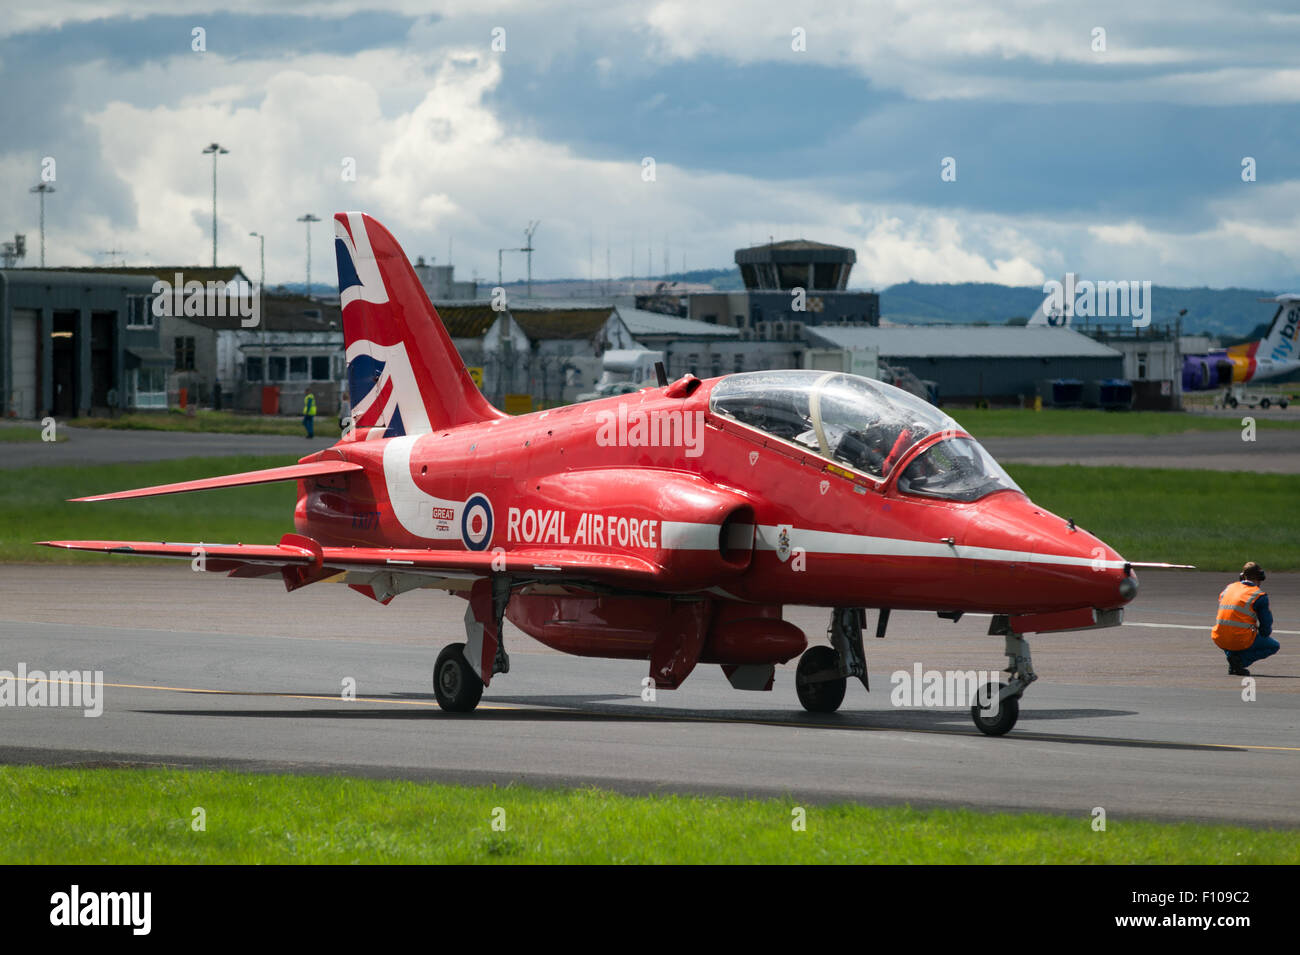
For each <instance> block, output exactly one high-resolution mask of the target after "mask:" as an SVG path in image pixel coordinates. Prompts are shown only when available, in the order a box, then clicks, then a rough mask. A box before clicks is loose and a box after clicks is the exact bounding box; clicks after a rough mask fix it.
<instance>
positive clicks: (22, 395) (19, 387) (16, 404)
mask: <svg viewBox="0 0 1300 955" xmlns="http://www.w3.org/2000/svg"><path fill="white" fill-rule="evenodd" d="M39 326H40V312H38V311H36V310H35V309H30V308H16V309H14V310H13V313H12V324H11V326H10V327H11V329H12V332H13V346H14V347H13V350H12V352H11V353H10V359H9V360H10V365H9V367H10V372H9V374H10V379H9V380H10V381H11V382H12V388H11V390H10V393H9V402H8V405H9V411H10V413H12V414H14V415H16V416H17V417H19V418H35V417H36V404H37V391H36V389H37V386H38V384H39V382H40V376H39V375H38V374H37V362H38V361H39V358H40V356H39V352H38V351H37V345H38V343H39V341H40V339H39V337H38V336H37V334H36V330H37V328H38V327H39Z"/></svg>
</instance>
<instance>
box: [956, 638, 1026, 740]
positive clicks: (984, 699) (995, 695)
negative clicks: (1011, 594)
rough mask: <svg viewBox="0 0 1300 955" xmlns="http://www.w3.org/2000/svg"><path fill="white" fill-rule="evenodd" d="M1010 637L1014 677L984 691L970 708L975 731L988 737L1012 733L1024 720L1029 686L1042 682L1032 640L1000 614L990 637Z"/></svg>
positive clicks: (1010, 671) (1010, 666) (1009, 668)
mask: <svg viewBox="0 0 1300 955" xmlns="http://www.w3.org/2000/svg"><path fill="white" fill-rule="evenodd" d="M999 634H1000V635H1002V636H1004V637H1005V638H1006V654H1007V660H1008V664H1007V668H1006V671H1005V672H1007V673H1008V674H1010V676H1011V678H1010V679H1009V680H1008V681H1007V682H1006V683H992V682H990V683H989V684H988V685H987V686H985V687H983V688H981V690H980V694H979V697H978V698H977V699H976V701H975V705H974V706H972V707H971V708H970V715H971V719H972V720H973V721H974V723H975V728H976V729H978V730H979V731H980V732H981V733H984V734H986V735H988V736H1002V735H1003V734H1004V733H1008V732H1010V731H1011V728H1012V727H1013V726H1015V725H1016V720H1018V719H1019V718H1020V697H1022V696H1023V695H1024V693H1025V690H1026V689H1027V688H1028V687H1029V684H1031V683H1033V682H1034V681H1035V680H1037V679H1038V674H1037V673H1035V672H1034V661H1033V658H1032V657H1031V656H1030V653H1029V641H1028V640H1026V639H1025V637H1024V635H1023V634H1020V633H1016V632H1015V631H1013V630H1012V629H1011V624H1010V621H1009V620H1008V619H1007V617H1006V616H1003V615H998V616H995V617H994V618H993V622H992V623H991V624H989V635H990V636H997V635H999Z"/></svg>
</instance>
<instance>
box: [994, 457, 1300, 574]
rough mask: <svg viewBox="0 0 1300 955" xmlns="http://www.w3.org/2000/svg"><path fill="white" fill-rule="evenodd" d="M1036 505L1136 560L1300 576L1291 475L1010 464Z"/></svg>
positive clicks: (1298, 483) (1299, 483)
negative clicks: (1249, 567)
mask: <svg viewBox="0 0 1300 955" xmlns="http://www.w3.org/2000/svg"><path fill="white" fill-rule="evenodd" d="M1006 468H1007V471H1008V472H1009V473H1010V474H1011V476H1012V477H1013V478H1014V479H1015V480H1016V483H1017V484H1019V485H1020V486H1021V488H1023V489H1024V491H1025V493H1026V494H1028V495H1029V496H1030V498H1032V499H1033V500H1034V502H1035V503H1037V504H1039V505H1041V506H1042V507H1045V508H1047V509H1048V510H1049V511H1052V512H1054V513H1056V514H1059V515H1060V516H1062V517H1073V518H1074V519H1075V521H1076V522H1078V524H1079V526H1080V527H1082V528H1084V529H1085V530H1087V531H1089V532H1090V533H1092V534H1095V535H1096V536H1098V537H1100V538H1101V539H1102V540H1104V541H1105V542H1106V543H1107V544H1110V545H1111V546H1112V547H1114V548H1115V549H1116V550H1117V551H1119V552H1120V553H1121V554H1122V555H1124V557H1126V558H1127V559H1129V560H1154V561H1169V562H1170V563H1175V564H1195V565H1196V566H1197V567H1198V568H1200V569H1201V570H1216V571H1218V570H1222V571H1232V572H1236V571H1239V570H1240V569H1241V565H1242V564H1243V563H1245V562H1246V561H1247V560H1255V561H1258V562H1259V563H1260V564H1262V565H1263V566H1264V567H1265V568H1267V569H1268V570H1300V547H1297V546H1296V532H1297V530H1298V529H1300V518H1297V516H1296V510H1295V508H1296V506H1297V501H1296V491H1297V488H1300V479H1297V478H1296V477H1295V476H1294V475H1290V474H1253V473H1251V474H1247V473H1243V472H1232V471H1183V470H1174V469H1164V468H1085V467H1070V466H1061V467H1057V466H1050V465H1030V464H1009V465H1007V466H1006Z"/></svg>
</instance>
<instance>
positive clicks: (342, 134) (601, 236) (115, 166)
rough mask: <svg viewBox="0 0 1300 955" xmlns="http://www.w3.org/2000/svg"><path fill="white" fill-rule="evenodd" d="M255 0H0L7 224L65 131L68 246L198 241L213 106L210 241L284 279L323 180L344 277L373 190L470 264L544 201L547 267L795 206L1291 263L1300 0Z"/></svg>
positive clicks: (380, 205)
mask: <svg viewBox="0 0 1300 955" xmlns="http://www.w3.org/2000/svg"><path fill="white" fill-rule="evenodd" d="M1245 6H1249V11H1248V12H1243V9H1242V8H1243V7H1245ZM263 7H264V5H262V4H255V3H248V2H244V0H228V2H224V3H222V4H220V5H213V4H206V5H205V4H194V5H190V4H185V3H183V2H176V0H158V2H148V0H147V2H141V3H134V4H122V3H114V2H111V0H102V2H94V0H90V2H84V0H83V2H68V0H44V2H42V3H39V4H21V5H13V4H10V5H6V6H5V7H4V9H3V11H0V89H3V94H0V95H2V96H3V99H2V100H0V103H2V106H0V109H2V112H0V118H2V119H3V128H4V129H5V135H4V136H3V138H0V173H2V174H3V175H2V176H0V234H3V235H5V236H8V235H10V234H11V233H14V232H25V233H27V234H28V236H29V248H30V249H31V250H32V252H31V254H29V256H28V259H27V263H26V264H35V263H36V259H37V255H38V253H37V251H36V246H37V241H38V240H37V232H38V229H37V202H36V197H35V196H33V195H30V194H29V193H28V190H29V189H30V188H31V186H32V185H34V184H35V183H36V182H38V181H39V179H40V177H41V170H42V162H43V160H44V159H45V158H46V157H52V158H53V159H54V161H55V167H54V168H55V176H56V178H55V181H54V182H53V185H54V187H55V188H56V190H57V192H56V193H55V194H54V195H53V196H50V197H49V198H48V200H47V202H48V205H47V260H48V261H49V262H50V264H55V265H77V264H96V263H100V264H102V263H105V262H106V261H107V259H108V257H107V256H105V255H104V254H103V253H104V252H105V251H106V250H110V249H119V250H122V252H121V253H120V255H119V256H118V257H119V258H121V257H124V258H125V259H126V260H127V261H128V262H130V263H132V264H137V263H139V264H173V263H179V264H189V263H200V264H208V263H209V262H210V259H211V174H212V166H211V159H210V157H208V156H204V155H202V154H201V150H202V148H203V147H204V146H205V145H206V144H208V143H209V142H211V141H213V140H216V141H218V142H220V143H221V144H222V145H223V146H225V147H226V148H228V149H229V150H230V154H229V155H227V156H223V157H221V160H220V166H219V173H218V174H219V200H218V217H219V241H220V258H221V261H222V263H223V264H228V263H236V264H241V265H243V266H244V267H245V270H246V271H247V272H248V273H249V274H250V275H251V276H253V277H254V278H256V270H257V241H256V240H255V239H252V238H249V237H248V233H249V232H252V231H260V232H264V233H265V234H266V236H267V247H266V256H267V262H266V268H267V278H268V281H269V282H272V283H274V282H277V281H294V280H300V279H301V278H302V275H303V270H304V262H303V259H304V227H303V225H301V224H299V223H297V222H296V221H295V220H296V219H297V218H298V217H299V216H301V215H302V214H304V213H307V212H312V213H315V214H316V215H319V216H321V217H322V219H325V220H326V221H324V222H322V223H320V224H319V225H317V226H315V227H314V229H315V231H314V232H313V242H314V248H315V250H316V252H317V254H316V256H315V266H314V268H313V278H314V279H315V280H322V279H324V280H328V281H333V279H334V269H333V261H332V255H331V254H330V240H331V235H332V231H331V227H330V223H329V221H328V220H329V217H330V215H331V214H332V213H333V212H335V211H340V210H345V209H360V210H364V211H367V212H370V213H371V214H373V215H375V216H376V217H377V218H379V219H380V220H381V221H382V222H384V223H385V224H386V225H387V226H388V227H389V228H390V229H391V230H392V231H393V232H394V234H395V235H396V236H397V237H398V239H399V240H400V241H401V242H402V243H403V245H404V247H405V248H406V250H407V252H408V253H409V254H410V255H411V256H412V258H414V256H415V255H417V254H423V255H425V256H426V257H430V256H432V257H435V258H436V260H437V261H438V262H439V263H442V262H445V261H446V260H447V255H448V245H449V242H450V243H451V249H452V258H453V261H454V262H455V264H456V266H457V273H458V276H462V275H463V277H469V276H470V275H471V274H472V273H475V272H476V273H477V275H478V276H479V278H480V279H484V280H492V281H495V274H496V264H497V249H498V248H499V247H502V246H518V245H520V244H522V242H521V240H522V238H523V235H522V232H523V228H524V226H525V224H526V223H527V222H528V221H529V220H532V219H539V220H541V225H540V227H539V228H538V230H537V234H536V249H537V251H536V253H535V254H534V262H533V271H534V275H535V276H537V277H542V278H560V277H587V276H589V275H591V274H592V273H593V272H594V274H595V276H596V277H600V276H603V275H604V274H606V271H607V264H606V263H607V262H608V269H609V271H611V272H612V273H613V274H615V275H627V274H629V272H633V271H634V272H635V274H640V275H644V274H645V272H646V269H647V254H649V258H650V262H651V263H652V265H653V271H654V272H655V273H659V272H661V271H662V270H663V264H664V259H665V256H667V257H668V260H669V261H670V262H671V266H672V269H673V270H678V269H680V268H681V267H682V265H683V262H684V263H685V265H686V266H687V267H688V268H713V267H726V266H729V265H730V264H731V263H732V254H733V251H734V249H736V248H737V247H740V246H745V245H749V244H752V243H755V242H761V241H766V240H767V239H768V237H769V236H772V237H775V238H778V239H784V238H795V237H799V236H806V237H809V238H814V239H818V240H822V241H827V242H835V243H841V244H844V245H849V246H852V247H853V248H854V249H856V250H857V254H858V263H859V265H858V267H857V269H856V270H855V273H854V279H855V281H854V284H855V285H858V286H866V287H881V286H884V285H888V284H891V283H894V282H900V281H906V280H908V279H916V280H918V281H926V282H959V281H991V282H1005V283H1008V284H1016V285H1031V284H1041V283H1042V282H1043V281H1044V279H1045V278H1051V277H1055V276H1058V275H1060V274H1061V273H1063V272H1064V271H1066V270H1067V269H1071V270H1074V271H1077V272H1079V273H1082V274H1086V275H1088V276H1090V277H1095V278H1110V279H1121V278H1129V279H1137V280H1141V279H1147V280H1151V281H1153V282H1156V283H1158V284H1167V285H1210V286H1216V287H1222V286H1232V285H1237V286H1249V287H1258V288H1266V289H1284V288H1285V289H1295V288H1297V287H1298V286H1300V265H1298V264H1297V263H1300V159H1298V158H1297V155H1296V152H1297V150H1296V145H1297V143H1298V142H1300V137H1298V136H1297V128H1298V127H1297V119H1298V118H1300V111H1298V110H1297V103H1298V102H1300V67H1298V66H1297V65H1296V60H1297V57H1300V13H1296V12H1290V11H1291V10H1293V9H1294V5H1293V4H1289V3H1285V2H1259V3H1251V4H1249V5H1244V4H1242V3H1240V0H1235V2H1234V0H1172V2H1169V0H1154V2H1148V3H1142V4H1136V3H1133V2H1131V0H1124V2H1113V3H1111V2H1104V3H1095V4H1090V5H1088V8H1087V9H1084V8H1083V5H1078V4H1073V3H1043V2H1032V0H943V2H931V0H896V2H863V0H843V2H841V0H810V2H807V3H803V2H790V0H707V2H700V0H659V2H655V0H647V2H641V3H626V4H620V3H617V2H612V3H611V2H608V0H593V2H574V3H554V4H548V3H543V2H539V0H532V2H513V0H444V2H439V0H432V2H430V0H420V2H389V3H375V4H371V5H362V4H358V3H353V2H351V0H323V2H300V3H294V2H283V3H277V4H275V5H274V6H273V7H270V9H272V10H273V11H274V12H265V11H264V9H263ZM181 10H184V11H187V12H183V13H179V12H178V11H181ZM196 29H199V30H201V31H202V33H201V38H202V41H203V42H202V43H198V42H197V41H196V39H195V31H196ZM1099 30H1100V31H1104V33H1099V32H1098V31H1099ZM494 36H495V38H496V42H495V45H496V46H497V47H500V46H502V45H504V49H494ZM196 45H201V46H204V47H205V49H202V50H195V49H194V47H195V46H196ZM1103 46H1104V49H1103V48H1102V47H1103ZM646 157H651V158H652V159H653V161H654V179H653V181H646V179H645V177H644V175H643V168H644V160H645V159H646ZM945 157H951V158H952V159H954V160H955V170H956V178H955V181H944V180H943V178H942V177H941V171H942V165H943V161H944V159H945ZM1246 157H1250V158H1251V159H1253V160H1254V168H1255V171H1256V173H1255V174H1256V180H1255V181H1253V182H1244V181H1243V177H1242V171H1243V166H1242V163H1243V160H1244V159H1245V158H1246ZM348 159H351V160H354V161H355V169H356V176H355V181H349V180H346V179H345V178H344V175H343V172H344V167H345V163H346V160H348ZM522 271H523V260H522V257H521V256H518V255H515V256H507V259H506V269H505V277H506V279H507V280H510V279H512V278H518V277H520V276H521V274H522Z"/></svg>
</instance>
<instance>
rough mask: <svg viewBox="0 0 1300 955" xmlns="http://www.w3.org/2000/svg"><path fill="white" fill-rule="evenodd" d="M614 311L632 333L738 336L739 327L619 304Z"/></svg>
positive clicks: (688, 336)
mask: <svg viewBox="0 0 1300 955" xmlns="http://www.w3.org/2000/svg"><path fill="white" fill-rule="evenodd" d="M615 311H617V312H618V317H619V318H621V319H623V324H624V325H626V326H627V330H628V331H629V332H631V333H632V334H633V335H676V336H678V337H681V338H739V337H740V329H738V328H731V327H729V326H727V325H715V324H714V323H713V322H698V321H695V320H694V319H690V318H678V317H677V316H676V315H664V314H663V313H662V312H649V311H646V310H645V309H643V308H626V307H624V306H622V305H620V306H619V307H618V308H617V309H615Z"/></svg>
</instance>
